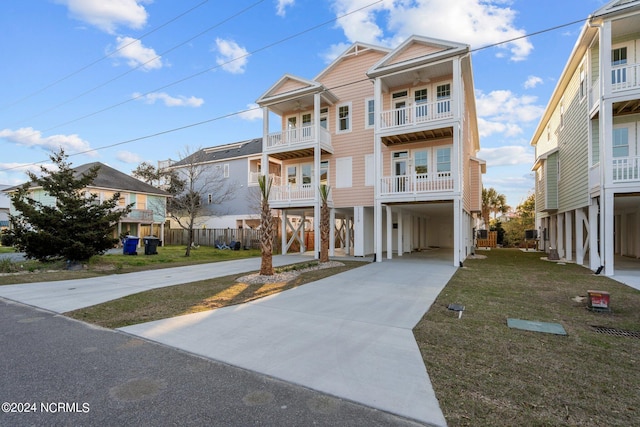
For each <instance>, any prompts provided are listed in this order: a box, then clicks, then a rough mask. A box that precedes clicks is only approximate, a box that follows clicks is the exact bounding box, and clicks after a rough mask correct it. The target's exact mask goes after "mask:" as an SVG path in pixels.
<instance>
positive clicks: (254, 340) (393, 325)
mask: <svg viewBox="0 0 640 427" xmlns="http://www.w3.org/2000/svg"><path fill="white" fill-rule="evenodd" d="M425 257H426V258H425ZM429 257H430V259H429ZM455 271H456V269H455V267H453V266H451V265H450V259H449V257H448V256H447V257H446V260H441V259H438V251H434V253H431V254H424V253H423V254H421V255H420V256H419V257H418V259H416V258H414V257H408V256H404V257H402V258H395V259H394V260H393V261H385V262H382V263H372V264H367V265H365V266H363V267H360V268H357V269H355V270H350V271H347V272H344V273H341V274H338V275H334V276H331V277H328V278H325V279H322V280H319V281H317V282H314V283H310V284H307V285H305V286H302V287H300V288H295V289H292V290H289V291H286V292H282V293H280V294H277V295H273V296H271V297H268V298H264V299H261V300H258V301H254V302H251V303H247V304H243V305H239V306H234V307H227V308H222V309H218V310H214V311H207V312H201V313H196V314H192V315H186V316H181V317H177V318H172V319H166V320H160V321H156V322H150V323H145V324H140V325H133V326H129V327H125V328H122V329H121V330H122V331H124V332H127V333H130V334H132V335H136V336H140V337H144V338H147V339H149V340H153V341H156V342H160V343H163V344H166V345H169V346H173V347H178V348H181V349H183V350H186V351H189V352H191V353H195V354H198V355H202V356H204V357H207V358H211V359H215V360H219V361H222V362H226V363H228V364H231V365H234V366H239V367H243V368H246V369H249V370H252V371H255V372H259V373H263V374H266V375H269V376H272V377H275V378H279V379H282V380H285V381H288V382H291V383H294V384H299V385H303V386H306V387H309V388H311V389H314V390H318V391H322V392H325V393H328V394H332V395H334V396H338V397H343V398H346V399H349V400H352V401H354V402H358V403H362V404H364V405H367V406H371V407H374V408H378V409H381V410H383V411H387V412H390V413H393V414H397V415H401V416H404V417H407V418H411V419H414V420H418V421H420V422H422V423H426V424H429V425H436V426H445V425H446V420H445V418H444V416H443V414H442V411H441V410H440V407H439V404H438V400H437V399H436V397H435V394H434V391H433V389H432V386H431V382H430V380H429V376H428V374H427V372H426V369H425V366H424V362H423V359H422V356H421V354H420V350H419V349H418V346H417V344H416V341H415V338H414V336H413V332H412V329H413V327H414V326H415V324H416V323H417V322H418V321H419V320H420V318H421V317H422V316H423V314H424V313H425V312H426V311H427V310H428V308H429V307H430V306H431V304H432V303H433V301H434V300H435V298H436V297H437V295H438V294H439V293H440V291H441V290H442V288H443V287H444V286H445V285H446V283H447V282H448V281H449V279H450V278H451V276H452V275H453V273H454V272H455Z"/></svg>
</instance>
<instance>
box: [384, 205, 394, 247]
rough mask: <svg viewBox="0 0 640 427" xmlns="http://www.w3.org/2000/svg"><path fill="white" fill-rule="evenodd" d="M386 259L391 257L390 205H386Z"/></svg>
mask: <svg viewBox="0 0 640 427" xmlns="http://www.w3.org/2000/svg"><path fill="white" fill-rule="evenodd" d="M386 208H387V259H392V258H393V242H392V240H393V212H391V206H389V205H387V206H386Z"/></svg>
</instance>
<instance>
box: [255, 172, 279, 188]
mask: <svg viewBox="0 0 640 427" xmlns="http://www.w3.org/2000/svg"><path fill="white" fill-rule="evenodd" d="M260 175H262V172H249V184H251V185H258V178H260ZM269 177H270V178H271V179H272V180H273V181H272V183H271V185H272V186H273V185H281V184H280V183H281V182H282V178H281V177H279V176H277V175H276V174H273V173H270V174H269Z"/></svg>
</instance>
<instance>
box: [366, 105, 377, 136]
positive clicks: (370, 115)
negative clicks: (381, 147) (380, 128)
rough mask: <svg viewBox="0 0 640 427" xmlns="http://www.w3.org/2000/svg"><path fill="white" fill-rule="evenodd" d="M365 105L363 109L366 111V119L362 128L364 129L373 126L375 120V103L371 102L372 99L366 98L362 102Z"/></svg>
mask: <svg viewBox="0 0 640 427" xmlns="http://www.w3.org/2000/svg"><path fill="white" fill-rule="evenodd" d="M364 103H365V108H366V110H367V117H366V118H365V124H364V127H365V129H368V128H372V127H373V126H374V125H375V123H376V122H375V120H376V115H375V114H376V113H375V107H374V105H375V102H374V100H373V98H367V99H365V101H364Z"/></svg>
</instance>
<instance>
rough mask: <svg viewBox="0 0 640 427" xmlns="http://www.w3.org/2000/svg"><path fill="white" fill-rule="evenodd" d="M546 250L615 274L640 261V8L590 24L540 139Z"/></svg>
mask: <svg viewBox="0 0 640 427" xmlns="http://www.w3.org/2000/svg"><path fill="white" fill-rule="evenodd" d="M531 144H532V145H533V146H534V147H535V152H536V160H535V164H534V165H533V170H534V171H535V173H536V179H535V181H536V223H537V226H538V228H539V231H540V232H539V235H540V236H541V239H542V242H543V243H544V248H545V250H547V251H548V250H549V249H551V248H553V249H556V250H557V251H558V254H559V255H560V257H562V258H564V259H566V260H569V261H570V260H574V259H575V261H576V262H577V263H578V264H588V266H589V267H590V268H591V269H592V270H598V269H600V267H602V269H601V270H603V272H604V274H605V275H608V276H611V275H614V274H615V269H614V255H626V256H630V257H635V258H637V257H640V1H639V0H615V1H610V2H609V3H607V4H605V5H604V6H603V7H601V8H600V9H598V10H596V11H595V12H594V13H593V14H592V15H591V16H589V18H588V19H587V21H586V22H585V24H584V27H583V28H582V32H581V33H580V36H579V37H578V40H577V42H576V45H575V47H574V49H573V51H572V53H571V55H570V57H569V60H568V62H567V64H566V66H565V68H564V70H563V72H562V75H561V76H560V78H559V80H558V84H557V86H556V88H555V90H554V92H553V94H552V97H551V100H550V101H549V104H548V105H547V108H546V110H545V112H544V114H543V116H542V119H541V121H540V123H539V124H538V127H537V129H536V132H535V134H534V136H533V138H532V140H531Z"/></svg>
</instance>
